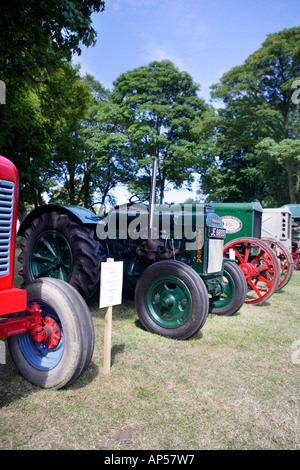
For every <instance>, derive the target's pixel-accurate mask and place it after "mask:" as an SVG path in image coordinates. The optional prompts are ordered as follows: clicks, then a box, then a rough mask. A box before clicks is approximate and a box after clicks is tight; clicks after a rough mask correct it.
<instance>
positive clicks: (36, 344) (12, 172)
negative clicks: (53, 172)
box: [0, 156, 94, 389]
mask: <svg viewBox="0 0 300 470" xmlns="http://www.w3.org/2000/svg"><path fill="white" fill-rule="evenodd" d="M17 206H18V172H17V169H16V168H15V166H14V165H13V163H12V162H11V161H10V160H8V159H7V158H5V157H2V156H0V340H1V339H2V338H7V344H8V348H9V351H10V354H11V357H12V359H13V361H14V363H15V365H16V367H17V369H18V370H19V372H20V373H21V374H22V375H23V377H25V378H26V379H27V380H28V381H30V382H31V383H33V384H35V385H38V386H41V387H44V388H53V389H59V388H62V387H65V386H68V385H70V384H72V383H74V382H75V380H77V379H78V378H79V376H81V375H82V374H83V372H84V371H85V370H86V368H87V367H88V365H89V363H90V361H91V358H92V355H93V351H94V326H93V321H92V318H91V314H90V311H89V309H88V307H87V304H86V303H85V301H84V300H83V298H82V297H81V296H80V294H79V293H78V292H77V291H76V290H75V288H73V287H72V286H71V285H70V284H67V283H66V282H64V281H61V280H58V279H51V278H40V279H37V280H35V281H33V282H30V283H29V284H27V285H26V286H24V289H17V288H14V287H13V285H14V265H15V244H16V223H17Z"/></svg>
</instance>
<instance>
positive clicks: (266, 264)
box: [223, 237, 280, 304]
mask: <svg viewBox="0 0 300 470" xmlns="http://www.w3.org/2000/svg"><path fill="white" fill-rule="evenodd" d="M223 253H224V257H225V258H228V259H234V260H235V261H237V263H238V265H239V267H240V268H241V270H242V271H243V273H244V275H245V278H246V281H247V284H248V293H247V298H246V300H245V303H249V304H261V303H263V302H265V301H266V300H267V299H269V298H270V297H271V295H273V294H274V292H275V291H276V290H277V288H278V286H279V282H280V264H279V261H278V259H277V257H276V255H275V253H274V251H273V250H272V248H271V247H270V246H268V244H267V243H265V242H263V241H262V240H259V239H257V238H252V237H244V238H236V239H234V240H231V241H230V242H228V243H227V244H226V245H225V246H224V251H223Z"/></svg>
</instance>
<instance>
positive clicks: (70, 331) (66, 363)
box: [7, 278, 95, 389]
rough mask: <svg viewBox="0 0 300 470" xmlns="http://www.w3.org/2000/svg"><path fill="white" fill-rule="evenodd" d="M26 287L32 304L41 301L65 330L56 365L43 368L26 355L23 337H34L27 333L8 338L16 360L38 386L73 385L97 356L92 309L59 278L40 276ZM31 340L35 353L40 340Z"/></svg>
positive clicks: (29, 378)
mask: <svg viewBox="0 0 300 470" xmlns="http://www.w3.org/2000/svg"><path fill="white" fill-rule="evenodd" d="M26 290H27V303H28V305H30V304H31V303H32V302H37V303H38V304H39V303H40V304H41V306H44V308H45V307H46V308H49V309H51V311H52V312H54V313H55V315H56V316H57V317H58V318H59V322H60V327H61V329H62V332H63V348H62V353H61V357H60V358H59V360H58V361H57V362H56V363H55V364H54V365H53V366H52V367H49V369H47V370H42V369H41V368H40V367H39V366H36V365H35V363H34V362H31V359H30V360H29V359H28V358H26V354H24V349H23V348H24V347H22V346H21V344H22V342H21V337H22V335H27V339H28V338H31V337H30V334H29V332H27V333H23V334H22V335H15V336H10V337H8V338H7V342H8V347H9V351H10V354H11V356H12V359H13V361H14V363H15V365H16V367H17V369H18V371H19V372H20V374H21V375H22V376H23V377H24V378H25V379H26V380H28V381H29V382H31V383H32V384H34V385H37V386H40V387H43V388H50V389H60V388H63V387H67V386H70V385H71V384H72V383H74V382H75V381H76V380H77V379H78V378H79V377H80V376H81V375H82V374H83V373H84V372H85V371H86V369H87V367H88V365H89V363H90V361H91V358H92V355H93V351H94V344H95V335H94V328H93V326H92V319H91V314H90V311H89V309H88V307H87V305H86V303H85V302H84V300H83V299H82V297H81V296H80V294H79V293H78V291H77V290H76V289H74V288H73V287H72V286H70V284H67V283H65V282H64V281H61V280H58V279H50V278H40V279H37V280H35V281H33V282H32V283H30V284H28V285H27V286H26ZM29 341H31V343H30V352H35V348H36V344H38V343H34V342H32V340H30V339H29ZM23 344H24V343H23ZM45 351H46V353H47V352H48V351H49V350H48V351H47V349H45ZM40 352H41V350H40V349H36V356H38V355H39V354H40V355H42V354H41V353H40Z"/></svg>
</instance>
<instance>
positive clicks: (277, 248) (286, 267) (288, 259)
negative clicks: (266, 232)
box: [263, 238, 294, 290]
mask: <svg viewBox="0 0 300 470" xmlns="http://www.w3.org/2000/svg"><path fill="white" fill-rule="evenodd" d="M263 241H264V242H266V243H267V244H268V245H269V246H270V247H271V248H272V250H273V251H274V253H275V254H276V256H277V258H278V260H279V263H280V269H281V274H280V281H279V286H278V288H277V290H280V289H282V288H283V287H284V286H286V285H287V283H288V282H289V281H290V279H291V277H292V275H293V272H294V262H293V258H292V255H291V253H290V252H289V251H288V250H287V249H286V248H285V246H284V245H283V244H282V243H280V242H279V241H275V240H270V239H267V238H263Z"/></svg>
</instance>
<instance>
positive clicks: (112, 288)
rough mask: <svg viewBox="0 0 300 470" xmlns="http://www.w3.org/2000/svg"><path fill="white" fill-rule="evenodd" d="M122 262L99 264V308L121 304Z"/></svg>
mask: <svg viewBox="0 0 300 470" xmlns="http://www.w3.org/2000/svg"><path fill="white" fill-rule="evenodd" d="M122 287H123V261H116V262H113V263H101V278H100V307H99V308H106V307H112V306H114V305H120V304H121V303H122Z"/></svg>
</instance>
